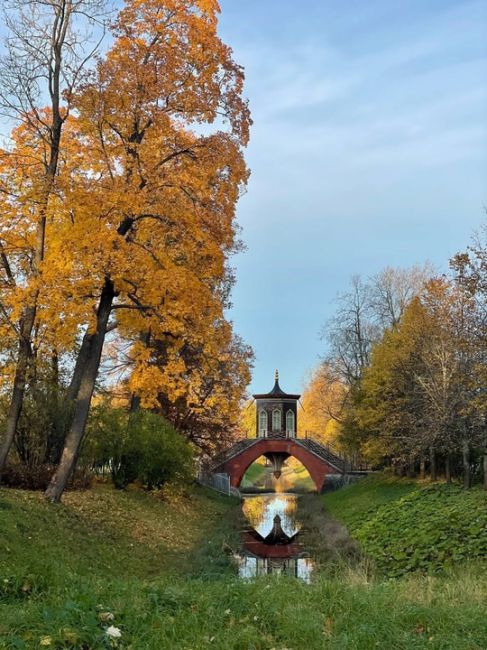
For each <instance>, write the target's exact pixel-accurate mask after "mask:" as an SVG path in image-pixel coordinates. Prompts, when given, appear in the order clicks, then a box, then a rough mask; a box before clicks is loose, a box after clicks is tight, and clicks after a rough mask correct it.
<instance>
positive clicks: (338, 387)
mask: <svg viewBox="0 0 487 650" xmlns="http://www.w3.org/2000/svg"><path fill="white" fill-rule="evenodd" d="M345 394H346V388H345V386H344V384H343V382H342V380H341V379H340V378H339V377H337V376H336V374H335V372H334V371H333V369H332V368H330V366H328V364H326V363H321V364H320V365H318V366H317V367H316V368H315V369H314V370H313V371H312V372H311V374H310V377H309V380H308V381H307V382H306V384H305V387H304V391H303V395H302V397H301V404H302V407H303V408H302V411H301V413H300V415H299V419H298V423H299V429H300V432H301V435H303V434H304V432H305V431H309V432H313V433H314V434H317V435H318V436H319V437H321V438H322V439H323V441H324V442H326V443H337V440H338V434H339V424H340V418H341V415H342V411H343V402H344V399H345Z"/></svg>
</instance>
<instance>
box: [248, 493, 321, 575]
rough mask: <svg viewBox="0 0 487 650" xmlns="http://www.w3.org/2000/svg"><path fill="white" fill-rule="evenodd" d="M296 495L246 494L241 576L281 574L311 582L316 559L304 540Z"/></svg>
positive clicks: (298, 498)
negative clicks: (311, 554) (312, 556)
mask: <svg viewBox="0 0 487 650" xmlns="http://www.w3.org/2000/svg"><path fill="white" fill-rule="evenodd" d="M299 500H300V497H299V496H298V495H296V494H287V493H268V494H258V495H245V496H244V498H243V503H242V511H243V515H244V519H245V527H244V530H243V532H242V546H241V550H240V552H239V553H238V555H237V558H236V559H237V562H238V568H239V575H240V577H241V578H254V577H257V576H261V575H268V574H281V575H289V576H294V577H296V578H301V579H302V580H304V581H306V582H309V581H310V579H311V575H312V572H313V568H314V562H313V559H312V558H311V557H310V553H309V552H308V551H307V549H306V548H305V545H304V542H303V535H302V533H303V526H302V523H301V521H300V516H299Z"/></svg>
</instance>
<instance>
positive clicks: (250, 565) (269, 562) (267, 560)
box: [239, 555, 313, 582]
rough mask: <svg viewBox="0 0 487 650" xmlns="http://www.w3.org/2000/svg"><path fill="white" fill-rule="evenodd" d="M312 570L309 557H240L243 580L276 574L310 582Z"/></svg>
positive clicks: (240, 572)
mask: <svg viewBox="0 0 487 650" xmlns="http://www.w3.org/2000/svg"><path fill="white" fill-rule="evenodd" d="M312 569H313V561H312V560H311V559H310V558H309V557H307V556H303V557H290V558H283V557H280V558H271V557H255V556H252V555H241V556H240V557H239V575H240V577H241V578H256V577H258V576H265V575H270V574H276V575H286V576H290V577H294V578H301V579H302V580H305V581H306V582H309V580H310V579H311V572H312Z"/></svg>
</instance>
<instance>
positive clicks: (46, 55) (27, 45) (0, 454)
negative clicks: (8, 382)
mask: <svg viewBox="0 0 487 650" xmlns="http://www.w3.org/2000/svg"><path fill="white" fill-rule="evenodd" d="M103 5H104V3H103V2H102V1H101V0H31V1H30V2H29V3H27V4H26V3H24V2H22V1H21V0H7V2H6V3H5V7H4V20H5V23H6V25H7V28H8V30H9V37H8V39H7V41H6V55H5V57H4V58H3V59H2V61H1V63H0V66H1V68H0V109H1V110H2V112H3V113H4V114H6V115H7V116H8V117H10V118H13V119H14V120H16V121H17V122H19V123H20V125H21V126H20V133H21V134H22V135H23V136H24V137H23V138H22V143H21V145H22V146H21V147H19V139H18V135H19V131H16V132H15V135H14V137H15V140H14V146H13V149H12V150H11V151H3V152H2V154H3V155H2V158H3V160H2V162H3V169H2V172H3V178H2V180H3V187H2V195H3V201H4V206H2V207H6V208H7V209H6V211H4V213H3V218H2V220H1V221H0V267H1V268H2V271H3V288H4V289H5V290H6V292H7V296H6V299H5V298H4V297H3V296H2V297H0V302H1V303H2V307H1V312H2V320H3V321H4V326H5V325H6V326H8V327H9V329H10V330H11V331H12V330H13V331H14V332H15V334H16V338H17V341H18V350H17V354H16V358H15V371H14V376H13V385H12V391H11V399H10V405H9V409H8V414H7V418H6V422H5V427H4V432H3V435H2V436H1V439H0V472H1V471H2V468H3V466H4V464H5V460H6V458H7V454H8V452H9V449H10V446H11V444H12V441H13V439H14V436H15V432H16V429H17V424H18V420H19V417H20V413H21V410H22V403H23V399H24V393H25V388H26V383H27V380H28V372H29V364H30V361H31V359H32V333H33V329H34V325H35V322H36V313H37V306H38V304H37V303H38V298H39V291H40V285H41V284H42V273H43V265H44V258H45V249H46V227H47V223H48V218H49V216H50V211H51V202H52V197H53V195H54V194H55V192H56V179H57V175H58V167H59V159H60V156H61V155H62V135H63V127H64V124H65V122H66V120H67V119H68V116H69V114H70V111H71V108H72V98H73V95H74V93H75V91H76V89H77V87H78V85H79V84H80V83H81V82H82V80H83V75H84V70H85V68H86V65H87V63H88V61H89V60H90V58H91V57H92V56H93V55H94V53H95V51H96V49H97V45H98V43H97V42H96V41H95V42H94V43H93V41H92V38H91V34H90V33H89V30H88V34H87V32H86V29H84V30H83V32H82V31H79V30H77V22H79V21H80V18H81V17H82V19H83V21H84V22H85V27H86V26H87V25H90V24H94V23H98V24H99V23H100V21H101V20H102V18H103ZM46 96H47V97H48V100H49V105H48V106H47V107H46V106H45V104H44V101H45V97H46ZM26 133H27V134H28V137H25V134H26ZM33 168H35V171H34V173H32V172H33ZM9 217H10V218H12V217H13V222H12V221H10V220H9ZM22 219H26V220H28V221H29V223H30V224H31V226H30V228H25V227H24V232H29V235H30V236H29V237H28V238H27V241H26V242H24V244H26V246H19V242H18V238H17V237H16V233H15V229H13V228H12V223H14V224H16V223H18V222H19V221H20V220H22ZM11 297H13V300H12V302H10V300H9V299H10V298H11ZM20 306H22V308H19V307H20Z"/></svg>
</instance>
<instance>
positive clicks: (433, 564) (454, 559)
mask: <svg viewBox="0 0 487 650" xmlns="http://www.w3.org/2000/svg"><path fill="white" fill-rule="evenodd" d="M324 502H325V505H326V509H327V511H328V512H329V513H330V514H331V515H333V516H334V517H335V518H336V519H338V520H339V521H341V522H343V523H344V524H345V525H346V526H347V528H348V529H349V531H350V533H351V534H352V536H353V537H354V538H355V539H356V540H357V541H358V542H359V544H360V546H361V548H362V550H363V552H364V553H365V555H366V556H367V557H368V558H369V559H371V560H372V561H373V562H374V563H375V565H376V567H377V568H378V570H379V571H380V572H381V573H383V574H384V575H386V576H388V577H397V576H401V575H404V574H407V573H410V572H416V571H421V572H426V573H438V572H441V571H444V570H446V569H448V568H452V567H458V566H461V565H462V564H463V563H465V562H468V561H482V560H483V561H485V560H486V559H487V493H486V492H485V491H484V490H482V489H481V488H480V487H479V488H473V489H471V490H464V489H462V488H461V487H459V486H458V485H446V484H439V483H435V484H430V485H422V484H418V483H415V482H412V481H408V480H405V479H397V478H385V477H383V476H377V477H370V478H368V479H365V480H363V481H361V482H359V483H356V484H355V485H351V486H349V487H346V488H343V489H341V490H338V491H337V492H334V493H332V494H328V495H326V496H325V497H324Z"/></svg>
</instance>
